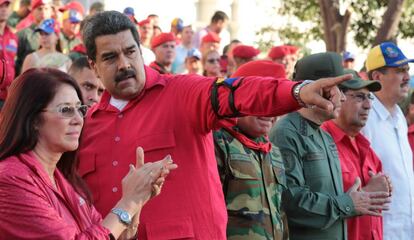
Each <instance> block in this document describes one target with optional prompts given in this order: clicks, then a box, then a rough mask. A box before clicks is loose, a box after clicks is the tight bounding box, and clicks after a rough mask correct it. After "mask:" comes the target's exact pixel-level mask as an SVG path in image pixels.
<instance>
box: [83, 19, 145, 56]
mask: <svg viewBox="0 0 414 240" xmlns="http://www.w3.org/2000/svg"><path fill="white" fill-rule="evenodd" d="M125 30H130V31H131V33H132V36H133V37H134V40H135V42H136V43H137V44H138V47H139V34H138V31H137V28H136V26H135V24H134V23H133V22H132V21H131V20H130V19H129V18H128V17H127V16H126V15H125V14H123V13H120V12H117V11H104V12H100V13H97V14H95V15H93V16H90V17H88V18H87V19H86V21H85V26H84V28H83V31H82V33H83V34H82V36H83V42H84V43H85V47H86V53H87V55H88V57H89V58H90V59H91V60H92V61H96V43H95V39H96V38H97V37H99V36H104V35H112V34H117V33H119V32H122V31H125Z"/></svg>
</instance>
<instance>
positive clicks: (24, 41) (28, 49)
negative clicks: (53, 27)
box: [15, 24, 40, 76]
mask: <svg viewBox="0 0 414 240" xmlns="http://www.w3.org/2000/svg"><path fill="white" fill-rule="evenodd" d="M35 29H36V25H35V24H32V25H30V27H27V28H24V29H22V30H21V31H19V32H17V37H18V41H19V43H18V46H19V47H18V48H17V56H16V57H17V58H16V65H15V69H16V76H17V75H19V74H20V70H21V68H22V65H23V61H24V59H25V58H26V56H27V55H29V54H30V53H32V52H34V51H36V50H37V49H39V47H40V34H39V33H38V32H35Z"/></svg>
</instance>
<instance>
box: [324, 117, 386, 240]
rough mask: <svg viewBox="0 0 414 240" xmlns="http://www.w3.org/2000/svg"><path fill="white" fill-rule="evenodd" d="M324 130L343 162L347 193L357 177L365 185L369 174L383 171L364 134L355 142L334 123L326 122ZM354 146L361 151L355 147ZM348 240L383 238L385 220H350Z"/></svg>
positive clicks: (356, 218) (368, 217)
mask: <svg viewBox="0 0 414 240" xmlns="http://www.w3.org/2000/svg"><path fill="white" fill-rule="evenodd" d="M322 129H324V130H325V131H327V132H328V133H329V134H330V135H331V136H332V138H333V139H334V141H335V143H336V147H337V148H338V152H339V160H340V161H341V169H342V181H343V184H344V191H345V192H346V191H348V189H349V188H350V187H351V186H352V185H354V183H355V178H356V177H360V178H361V185H362V186H365V185H366V184H367V183H368V181H369V179H370V176H369V173H368V172H369V171H372V172H374V173H378V172H381V171H382V164H381V161H380V159H379V158H378V156H377V155H376V154H375V152H374V150H373V149H372V148H371V147H370V143H369V141H368V140H367V139H366V138H365V137H364V136H363V135H362V134H360V133H359V134H358V135H357V136H355V143H356V144H353V143H352V142H351V138H350V137H349V136H347V135H346V133H345V132H344V131H343V130H342V129H340V128H339V127H338V126H337V125H336V124H335V123H334V122H333V121H332V120H331V121H327V122H325V123H323V125H322ZM355 145H356V146H358V148H357V149H356V148H355ZM347 228H348V239H349V240H357V239H358V240H369V239H375V240H377V239H382V217H372V216H360V217H353V218H349V219H348V220H347Z"/></svg>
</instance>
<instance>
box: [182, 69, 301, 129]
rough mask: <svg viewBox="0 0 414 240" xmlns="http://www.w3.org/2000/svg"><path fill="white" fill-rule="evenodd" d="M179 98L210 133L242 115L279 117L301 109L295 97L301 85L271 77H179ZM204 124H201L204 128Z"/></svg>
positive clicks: (196, 123) (197, 123) (192, 117)
mask: <svg viewBox="0 0 414 240" xmlns="http://www.w3.org/2000/svg"><path fill="white" fill-rule="evenodd" d="M177 78H180V79H177V81H174V84H175V85H176V91H177V96H179V98H180V104H183V105H184V106H183V107H184V110H185V111H187V112H188V116H189V117H190V120H191V122H193V123H194V124H193V125H194V126H198V127H201V128H202V131H204V132H208V131H210V130H211V129H216V128H218V127H219V125H218V123H219V120H220V119H222V118H226V117H241V116H248V115H250V116H279V115H283V114H286V113H289V112H292V111H296V110H298V109H299V108H300V106H299V103H298V102H297V101H296V99H295V98H294V97H293V95H292V88H293V87H294V86H295V85H296V84H298V82H292V81H289V80H286V79H275V78H271V77H244V78H229V79H224V80H223V79H216V78H205V77H200V76H196V75H181V76H177ZM200 123H201V125H200Z"/></svg>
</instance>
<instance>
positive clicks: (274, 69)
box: [231, 60, 286, 78]
mask: <svg viewBox="0 0 414 240" xmlns="http://www.w3.org/2000/svg"><path fill="white" fill-rule="evenodd" d="M247 76H261V77H274V78H286V72H285V67H284V66H283V65H282V64H278V63H274V62H272V61H269V60H256V61H251V62H248V63H245V64H243V65H241V66H240V67H239V68H238V69H237V70H236V72H234V73H233V74H232V75H231V77H247Z"/></svg>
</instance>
